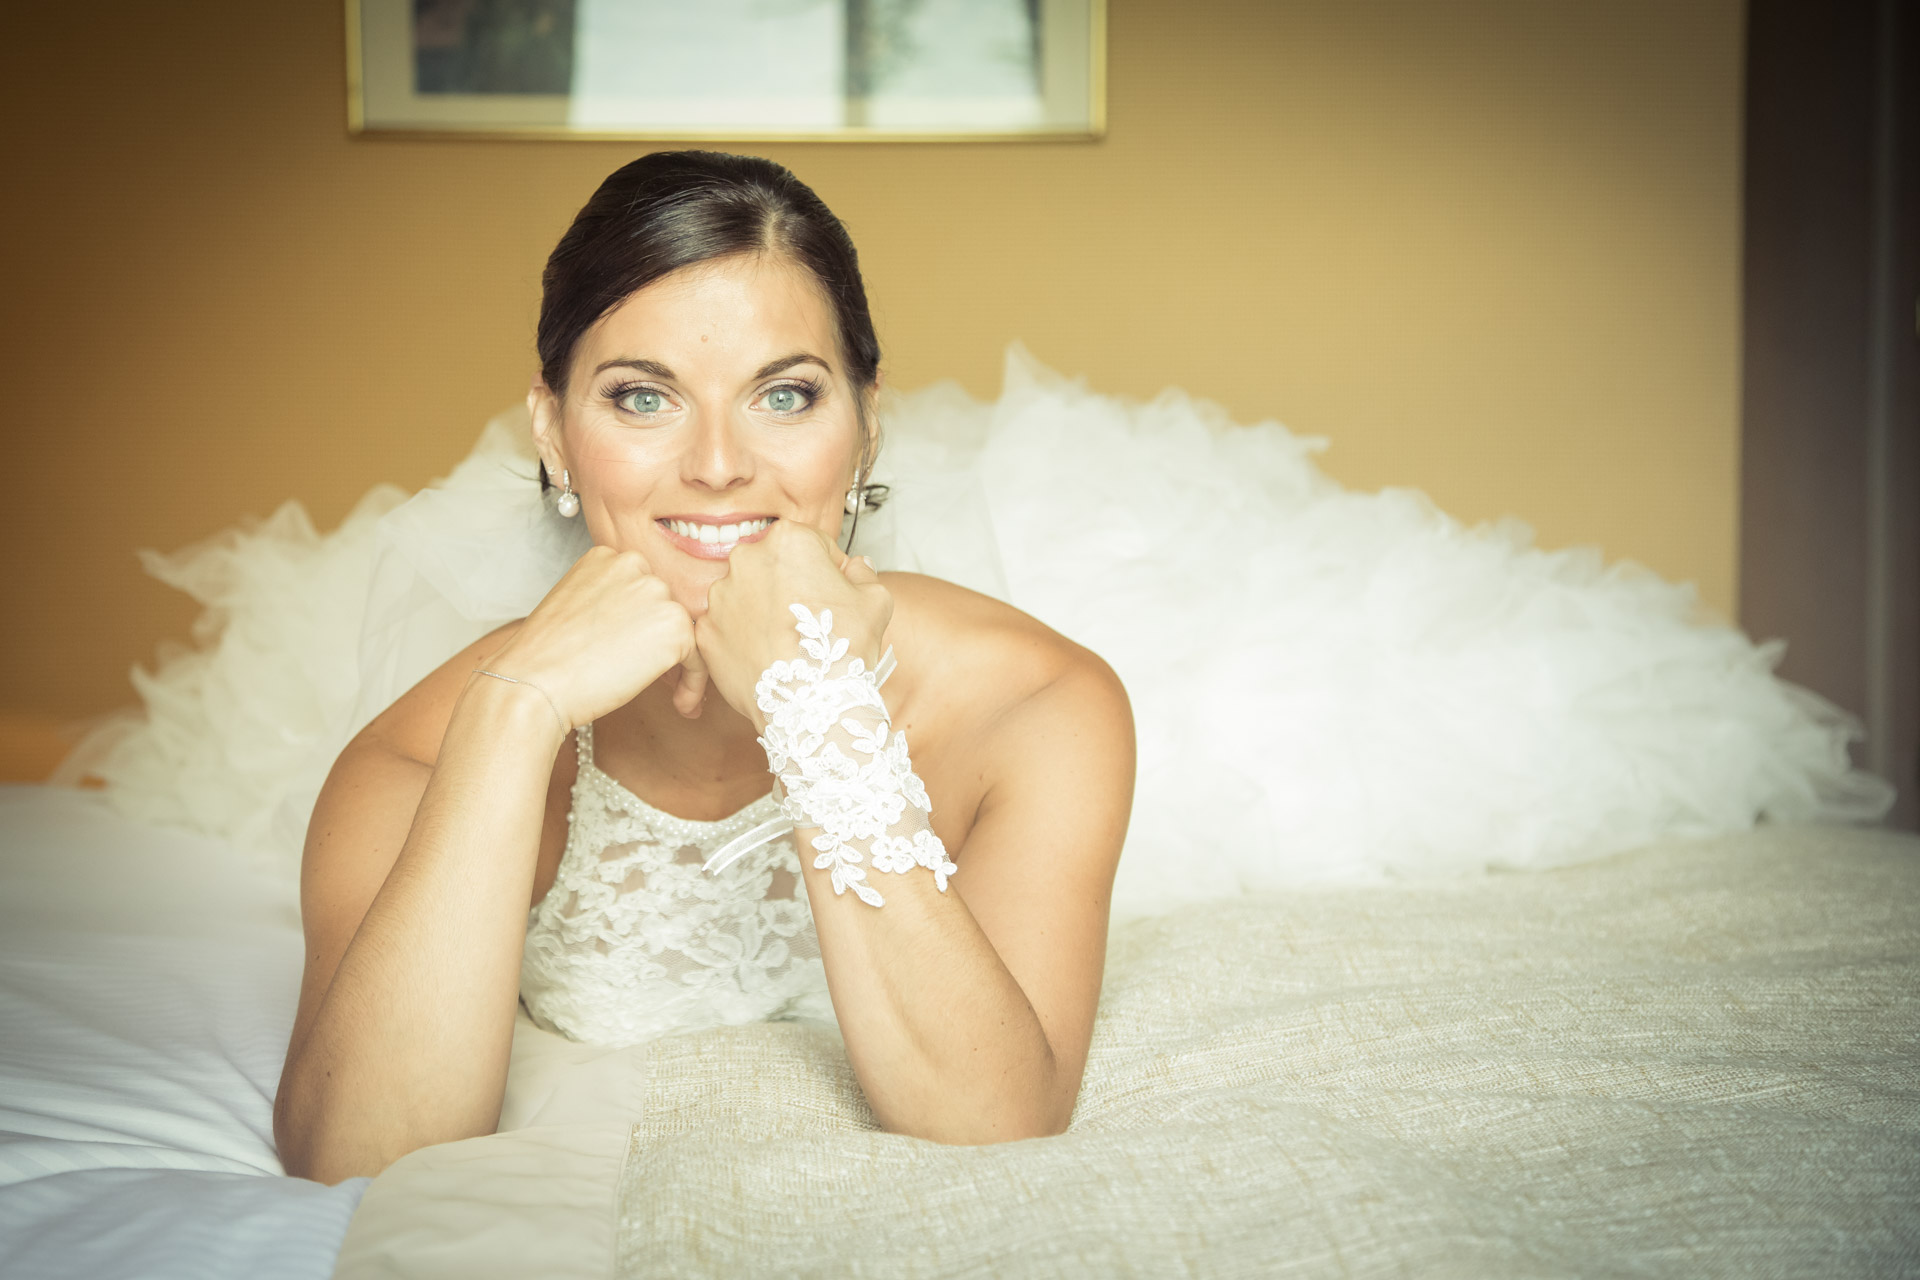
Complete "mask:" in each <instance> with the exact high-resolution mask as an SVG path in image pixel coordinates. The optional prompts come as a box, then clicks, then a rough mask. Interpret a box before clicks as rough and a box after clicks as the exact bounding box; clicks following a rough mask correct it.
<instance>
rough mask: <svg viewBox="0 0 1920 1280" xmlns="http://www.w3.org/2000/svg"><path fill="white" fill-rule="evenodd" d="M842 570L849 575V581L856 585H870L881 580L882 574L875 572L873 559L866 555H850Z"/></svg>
mask: <svg viewBox="0 0 1920 1280" xmlns="http://www.w3.org/2000/svg"><path fill="white" fill-rule="evenodd" d="M840 572H842V573H844V574H846V575H847V581H848V582H851V583H852V584H853V585H854V586H856V587H864V586H869V585H871V584H872V583H876V582H878V581H880V575H879V574H878V573H875V572H874V569H873V561H871V560H869V559H868V558H867V557H865V556H848V557H847V562H846V564H844V565H842V566H841V568H840Z"/></svg>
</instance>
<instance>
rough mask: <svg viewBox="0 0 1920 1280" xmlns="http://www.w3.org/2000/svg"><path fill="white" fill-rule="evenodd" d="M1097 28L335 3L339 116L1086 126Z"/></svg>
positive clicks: (919, 136)
mask: <svg viewBox="0 0 1920 1280" xmlns="http://www.w3.org/2000/svg"><path fill="white" fill-rule="evenodd" d="M1023 18H1024V23H1023V21H1022V19H1023ZM729 23H732V24H733V25H731V26H729V25H728V24H729ZM560 24H564V25H563V26H562V25H560ZM1106 28H1107V13H1106V0H789V3H786V4H784V5H770V4H768V3H767V0H702V3H701V4H699V5H691V6H690V5H687V4H686V3H685V2H684V0H680V2H679V3H677V4H670V3H667V2H666V0H346V37H347V40H346V44H347V129H348V132H349V133H351V134H355V135H361V136H384V137H411V138H455V137H460V138H477V139H528V140H549V141H554V140H561V141H574V140H578V141H611V140H621V141H625V140H634V141H648V140H655V141H665V140H674V141H716V142H717V141H730V142H741V141H755V142H1032V141H1092V140H1097V139H1099V138H1101V137H1103V136H1105V133H1106V61H1107V48H1106V45H1107V30H1106ZM836 46H837V51H836ZM728 77H731V78H732V79H731V80H729V79H728ZM562 85H564V86H565V90H564V91H563V92H555V90H556V89H559V88H560V87H561V86H562ZM769 86H770V87H769ZM676 93H677V94H678V95H679V96H675V94H676ZM836 116H837V117H838V119H837V120H836V118H835V117H836Z"/></svg>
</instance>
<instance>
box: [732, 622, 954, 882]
mask: <svg viewBox="0 0 1920 1280" xmlns="http://www.w3.org/2000/svg"><path fill="white" fill-rule="evenodd" d="M790 607H791V608H792V610H793V616H794V617H795V618H796V619H798V621H797V622H796V624H795V629H796V630H798V631H799V632H800V648H801V650H802V653H803V654H804V656H802V657H799V658H794V659H792V660H790V661H782V662H776V663H774V664H773V665H772V666H771V667H768V668H767V669H766V670H765V671H764V672H762V673H761V676H760V682H759V683H758V684H757V685H755V686H754V694H755V696H756V700H757V701H758V703H759V705H760V710H761V712H762V713H764V714H765V715H766V717H767V727H766V730H765V732H764V733H763V734H762V735H761V737H760V745H761V746H762V747H764V748H766V752H767V766H768V768H770V769H771V770H772V771H773V773H774V776H775V777H777V778H778V779H779V787H780V790H781V792H782V796H781V810H782V812H784V813H785V814H786V816H787V818H788V820H789V821H791V822H792V823H793V824H794V825H795V826H797V827H817V828H819V830H820V834H819V835H817V836H815V837H814V838H813V847H814V849H815V850H816V851H817V852H816V854H815V856H814V859H813V865H814V866H815V867H816V868H818V869H821V870H827V869H831V870H832V873H833V891H834V893H835V894H836V895H838V894H842V893H845V892H846V891H847V890H848V889H852V890H853V891H854V893H855V894H857V895H859V898H860V900H861V901H862V902H864V903H866V904H868V905H869V906H874V907H878V906H883V905H885V903H886V899H885V898H882V897H881V896H880V893H879V890H877V889H875V888H874V887H873V886H872V885H871V884H869V883H867V867H868V866H871V867H872V868H873V869H874V870H875V871H890V872H894V873H895V874H904V873H905V872H908V871H911V870H913V869H914V868H915V867H917V866H918V867H925V868H926V869H927V870H929V871H931V872H933V882H934V885H935V886H936V887H937V888H938V889H939V890H940V891H941V892H942V893H944V892H946V888H947V877H948V876H950V875H952V874H953V873H954V872H956V871H958V870H959V868H958V867H956V866H954V865H953V863H952V862H951V861H950V860H949V859H948V858H947V848H946V846H945V845H944V844H942V843H941V842H940V837H939V836H937V835H935V834H934V833H933V827H932V826H931V824H930V823H929V822H928V815H929V814H931V813H932V812H933V805H932V803H931V802H930V801H929V800H928V799H927V789H926V787H925V785H924V784H922V783H921V781H920V777H919V775H918V774H916V773H914V771H913V764H912V762H911V761H909V760H908V759H907V740H906V738H905V737H904V736H902V735H900V734H898V733H895V732H893V724H892V721H890V720H889V719H888V718H887V704H886V703H885V702H884V701H882V700H881V697H880V679H881V675H880V673H879V672H878V671H869V670H868V669H867V666H866V663H865V662H863V661H862V660H861V659H859V658H853V659H851V660H847V659H846V653H847V642H846V641H845V640H835V639H834V638H833V611H832V610H830V609H822V610H821V611H820V616H819V617H818V618H816V617H814V615H813V613H812V612H811V611H810V610H808V609H807V607H806V606H805V605H801V604H796V605H792V606H790ZM892 654H893V650H891V649H888V650H887V652H886V654H884V655H882V657H881V659H880V668H882V669H886V668H889V667H890V660H891V658H892ZM721 852H722V853H723V854H724V853H727V852H730V850H722V851H721ZM735 856H737V854H736V855H735ZM728 860H729V861H730V860H731V859H728ZM720 861H721V858H720V855H716V856H715V858H714V862H715V863H719V862H720ZM863 863H864V864H865V865H862V864H863ZM716 869H717V867H716Z"/></svg>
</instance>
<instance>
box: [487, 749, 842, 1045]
mask: <svg viewBox="0 0 1920 1280" xmlns="http://www.w3.org/2000/svg"><path fill="white" fill-rule="evenodd" d="M575 739H576V748H577V751H578V754H579V761H580V769H579V775H578V777H576V779H575V780H574V784H573V806H572V809H571V811H570V812H569V814H568V819H567V820H568V823H569V826H570V829H569V831H568V834H567V847H566V851H565V853H564V854H563V855H562V856H561V860H560V868H559V871H558V873H557V874H556V876H555V878H554V883H553V887H552V889H550V890H549V891H548V892H547V895H546V897H544V898H542V899H541V901H540V903H539V905H538V906H536V907H535V908H534V909H533V911H532V912H531V913H530V914H529V916H528V920H527V937H526V947H525V950H524V951H523V952H522V958H521V965H520V995H521V999H522V1001H523V1002H524V1003H525V1004H526V1007H527V1012H528V1013H529V1014H530V1015H532V1017H533V1019H534V1021H535V1022H537V1023H539V1024H540V1025H542V1026H544V1027H546V1028H548V1029H549V1030H553V1031H558V1032H560V1033H561V1034H563V1035H567V1036H570V1037H572V1038H573V1039H575V1040H583V1041H587V1042H589V1043H594V1044H606V1045H626V1044H636V1043H639V1042H640V1041H643V1040H648V1039H651V1038H653V1037H655V1036H658V1035H663V1034H666V1033H669V1032H673V1031H683V1030H694V1029H698V1028H702V1027H711V1026H718V1025H737V1024H740V1023H746V1022H758V1021H763V1020H770V1019H782V1018H820V1019H827V1020H831V1019H832V1018H833V1006H832V1002H831V1001H830V1000H829V999H828V996H827V985H826V971H825V968H824V967H823V966H822V964H821V962H820V943H819V938H818V937H817V935H816V934H815V932H814V927H813V914H812V911H811V910H810V908H809V906H808V903H807V890H806V883H805V880H804V878H803V876H802V874H801V867H800V857H799V854H798V853H797V852H796V851H795V849H794V846H793V842H792V840H791V839H787V838H782V839H776V840H771V841H762V842H760V843H758V844H757V845H756V846H755V847H754V848H753V849H751V850H750V851H749V852H748V853H746V854H745V855H743V856H740V857H738V858H736V859H734V860H733V861H731V862H730V863H729V865H727V866H726V867H725V868H724V869H723V870H722V871H720V872H718V873H709V872H706V871H703V870H702V864H703V863H704V862H706V861H707V859H708V858H709V856H710V855H711V854H713V852H714V851H715V850H717V849H719V848H720V847H721V846H723V845H725V844H727V843H728V842H729V841H730V840H733V839H735V838H736V837H737V836H739V835H740V834H741V833H743V832H746V831H749V830H751V829H752V828H754V827H755V825H756V824H763V823H765V822H766V821H768V820H770V819H775V818H777V817H778V815H779V812H780V809H779V805H778V803H777V802H776V800H775V799H774V797H773V796H772V795H771V794H769V795H767V796H764V797H762V798H761V799H759V800H756V801H754V802H753V803H752V804H750V805H748V806H747V807H746V808H744V809H742V810H740V811H739V812H738V813H735V814H733V815H731V816H730V817H726V818H722V819H720V820H718V821H715V822H697V821H691V820H688V819H683V818H677V817H674V816H673V815H672V814H669V813H664V812H662V811H660V810H659V809H656V808H654V807H653V806H652V805H649V804H647V803H646V802H645V801H644V800H642V799H640V797H638V796H637V795H635V794H634V793H633V792H632V791H630V790H628V789H627V788H626V787H624V786H622V785H620V783H619V782H617V781H615V780H614V779H613V778H612V777H611V776H609V775H608V774H606V773H603V772H602V771H601V770H600V769H599V768H598V767H597V766H596V765H595V764H594V762H593V726H592V725H583V726H581V727H580V728H579V729H578V730H576V731H575Z"/></svg>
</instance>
